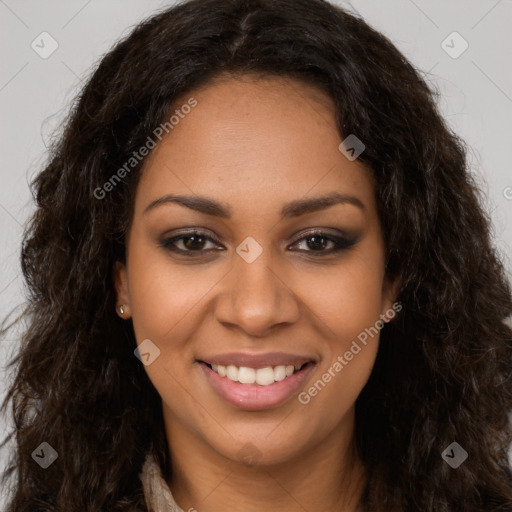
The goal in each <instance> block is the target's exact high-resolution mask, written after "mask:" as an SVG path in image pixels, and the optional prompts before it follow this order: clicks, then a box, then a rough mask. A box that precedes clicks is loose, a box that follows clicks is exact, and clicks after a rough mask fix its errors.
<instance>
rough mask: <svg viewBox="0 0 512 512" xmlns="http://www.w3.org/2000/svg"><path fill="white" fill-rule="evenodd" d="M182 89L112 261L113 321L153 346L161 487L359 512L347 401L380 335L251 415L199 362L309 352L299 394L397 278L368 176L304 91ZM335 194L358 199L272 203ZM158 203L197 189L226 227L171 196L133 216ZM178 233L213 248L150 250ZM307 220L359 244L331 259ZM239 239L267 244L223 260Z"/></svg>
mask: <svg viewBox="0 0 512 512" xmlns="http://www.w3.org/2000/svg"><path fill="white" fill-rule="evenodd" d="M189 97H194V98H195V99H196V100H197V102H198V104H197V106H196V107H195V108H194V109H192V111H191V112H190V113H189V114H188V115H187V116H186V117H185V118H184V119H181V120H180V122H179V124H177V125H176V126H175V128H174V129H173V130H172V131H171V132H170V133H169V135H168V136H166V137H165V138H163V139H162V141H161V142H160V143H159V144H158V145H157V147H156V148H155V149H154V150H153V151H152V152H151V154H150V155H149V157H148V158H147V160H146V163H145V167H144V170H143V174H142V177H141V180H140V182H139V184H138V188H137V191H136V197H135V205H134V213H133V220H132V223H131V226H130V229H129V233H128V238H127V259H126V266H125V265H123V264H121V263H117V264H116V268H115V284H116V290H117V305H118V306H120V305H122V304H124V305H125V312H124V315H122V316H123V318H125V319H128V318H132V320H133V327H134V331H135V336H136V339H137V342H138V343H139V344H140V343H141V342H142V341H143V340H145V339H147V338H149V339H150V340H151V341H152V342H153V343H154V344H155V345H156V346H158V348H159V350H160V356H159V357H158V358H156V359H155V360H154V362H153V363H151V364H150V365H148V366H145V369H146V371H147V373H148V375H149V378H150V379H151V381H152V382H153V384H154V386H155V388H156V389H157V390H158V392H159V394H160V396H161V398H162V406H163V413H164V420H165V430H166V434H167V438H168V442H169V449H170V456H171V461H172V474H173V476H172V478H171V481H169V487H170V489H171V491H172V493H173V495H174V497H175V499H176V501H177V503H178V504H179V505H180V506H181V507H182V508H183V509H184V510H189V509H190V508H192V507H193V508H194V509H196V510H198V511H200V512H219V511H223V512H226V511H235V510H236V511H239V510H245V511H249V512H251V511H254V512H255V511H261V510H277V509H279V510H283V511H289V512H295V511H297V512H298V511H301V512H303V511H304V510H307V511H313V510H340V511H341V510H343V511H345V512H355V511H357V510H359V509H358V507H357V503H358V501H359V498H360V495H361V492H362V490H363V486H364V483H365V473H364V470H363V467H362V464H361V461H360V460H359V457H358V455H357V452H356V450H355V448H354V446H355V445H354V425H355V422H354V418H355V416H354V404H355V401H356V398H357V396H358V395H359V393H360V392H361V390H362V389H363V387H364V385H365V384H366V382H367V380H368V378H369V375H370V373H371V370H372V367H373V365H374V362H375V358H376V354H377V349H378V336H376V337H375V338H373V339H370V341H369V342H368V344H367V345H366V346H365V347H363V349H362V350H361V351H360V352H359V353H358V354H357V355H355V356H354V358H353V359H352V360H351V361H350V362H348V364H347V365H346V366H345V367H344V368H343V370H342V371H341V372H338V373H337V374H336V377H334V378H332V380H331V382H329V383H328V384H327V385H326V386H325V387H324V388H323V389H322V390H321V392H319V393H318V394H317V395H316V396H315V397H314V398H312V399H311V401H310V402H309V403H308V404H306V405H304V404H302V403H300V402H299V401H298V399H297V396H296V395H295V396H293V397H292V398H291V399H289V400H288V401H287V402H285V403H284V404H282V405H280V406H278V407H274V408H271V409H267V410H263V411H244V410H241V409H239V408H236V407H234V406H232V405H230V404H228V403H227V402H225V401H224V400H223V399H222V398H221V397H220V396H219V395H217V393H216V392H215V390H214V389H213V388H212V387H211V385H210V384H209V382H208V381H207V379H206V378H205V376H204V374H203V371H202V369H201V367H200V366H199V364H198V363H197V361H196V360H197V359H204V358H206V357H207V356H208V355H209V356H212V355H215V354H221V353H225V352H238V351H243V352H247V353H263V352H271V351H282V352H287V353H291V354H300V355H308V356H311V357H312V358H314V359H315V360H316V361H317V364H316V366H315V368H314V370H313V372H312V373H311V374H310V375H309V377H308V379H307V381H306V382H305V383H304V384H303V385H302V387H301V389H300V390H299V391H304V390H306V391H307V389H308V388H309V387H310V386H311V385H312V384H313V383H314V382H316V381H317V380H318V379H319V378H320V377H321V375H322V374H323V373H324V372H326V371H327V370H328V369H329V368H331V367H332V365H333V363H334V361H335V360H336V359H337V357H338V356H343V354H344V353H345V352H346V351H347V350H348V349H349V348H350V345H351V343H352V341H353V340H355V339H356V337H357V335H358V334H359V333H361V332H362V331H364V329H365V328H367V327H369V326H373V325H374V324H375V322H376V321H377V320H379V315H382V314H385V313H386V311H389V310H390V308H391V306H392V304H393V302H394V300H395V297H396V291H397V283H396V282H391V281H390V280H388V279H387V278H386V276H385V268H384V241H383V239H382V233H381V228H380V223H379V218H378V214H377V209H376V202H375V197H374V194H375V191H374V187H373V182H372V178H371V173H370V172H369V170H368V169H366V168H365V167H364V166H363V165H362V164H361V163H360V162H358V161H357V160H355V161H352V162H351V161H349V160H348V159H347V158H345V156H344V155H343V154H342V153H341V152H340V151H339V149H338V146H339V144H340V143H341V140H342V139H341V137H340V135H339V133H338V130H337V127H336V123H335V118H334V104H333V102H332V100H331V99H330V98H329V97H328V96H326V95H325V94H324V93H323V92H321V91H319V90H317V89H316V88H314V87H312V86H310V85H308V84H304V83H301V82H299V81H295V80H292V79H283V78H279V79H278V78H269V77H267V78H264V79H263V78H259V79H256V77H249V76H246V77H243V78H240V77H238V78H236V77H229V76H227V77H226V76H224V77H223V78H222V79H220V80H215V81H210V82H209V83H208V84H207V85H206V86H204V87H202V88H200V89H196V90H195V91H193V92H192V93H191V94H189V95H188V96H186V97H185V98H181V99H180V101H178V102H177V103H176V105H177V107H176V106H175V108H179V106H180V105H182V104H184V103H185V102H186V101H187V99H188V98H189ZM332 192H339V193H342V194H347V195H350V196H354V197H356V198H358V199H359V200H360V201H361V203H362V205H363V207H362V208H361V207H359V206H356V205H354V204H351V203H343V204H336V205H333V206H330V207H328V208H326V209H322V210H318V211H315V212H310V213H306V214H304V215H301V216H299V217H295V218H281V217H280V212H281V208H282V207H283V206H284V204H285V203H288V202H290V201H293V200H297V199H304V198H312V197H318V196H323V195H325V194H329V193H332ZM167 194H184V195H199V196H207V197H209V198H211V199H213V200H215V201H217V202H220V203H222V204H225V205H226V206H229V208H230V209H231V211H232V217H231V218H229V219H227V218H220V217H215V216H212V215H208V214H204V213H199V212H196V211H194V210H192V209H189V208H187V207H184V206H181V205H178V204H175V203H166V204H163V205H160V206H157V207H154V208H152V209H150V210H148V211H147V212H146V213H144V210H145V209H146V208H147V207H148V205H150V203H152V202H153V201H154V200H156V199H158V198H160V197H162V196H165V195H167ZM192 227H193V228H198V229H200V231H202V232H205V233H206V235H210V234H212V235H214V236H216V237H217V238H218V240H219V241H220V244H218V243H217V242H215V241H209V240H206V241H203V242H201V241H199V242H197V241H195V242H194V241H191V240H190V239H181V240H178V241H176V242H175V243H174V247H177V248H180V249H182V250H185V251H186V250H187V249H188V250H189V252H194V254H195V255H196V256H193V257H187V256H185V255H183V256H182V255H179V254H176V253H173V252H172V251H171V250H169V248H165V247H163V246H162V245H161V241H162V240H164V239H166V238H170V237H171V236H176V235H177V234H178V233H177V231H178V230H182V229H184V228H192ZM311 228H322V231H323V232H325V233H326V234H327V235H334V236H343V234H344V233H346V234H347V235H350V237H352V238H356V239H357V240H356V241H355V243H354V245H352V246H351V247H349V248H346V249H342V250H340V251H338V252H336V253H331V254H327V253H328V252H329V250H330V249H331V247H333V246H334V244H333V243H332V242H330V241H329V240H325V239H324V242H323V243H325V244H326V245H325V246H321V243H322V242H320V248H318V245H315V243H317V244H318V242H317V241H315V240H313V241H312V240H311V237H309V238H308V237H307V236H306V235H307V232H308V230H311ZM340 231H341V233H340ZM180 234H181V233H180ZM248 236H251V237H253V238H254V239H255V240H256V241H257V242H258V243H259V244H260V246H261V247H262V249H263V252H262V254H261V255H260V256H259V257H258V258H256V260H255V261H253V262H252V263H247V262H246V261H245V260H244V259H242V258H241V257H240V256H239V255H238V254H237V252H236V248H237V247H238V246H239V245H240V244H241V242H242V241H243V240H244V239H245V238H246V237H248ZM304 237H306V238H304ZM317 240H318V239H317ZM191 242H192V243H191ZM201 244H202V245H201ZM215 247H220V248H221V249H222V250H220V251H210V249H214V248H215ZM190 248H191V249H190ZM293 249H295V250H293ZM200 251H203V252H202V253H201V252H200ZM322 251H323V252H322ZM322 254H327V255H324V256H322ZM118 314H120V313H119V312H118ZM241 449H242V451H244V450H245V451H249V452H251V451H252V453H253V457H252V460H251V461H243V460H241V455H240V454H239V451H240V450H241Z"/></svg>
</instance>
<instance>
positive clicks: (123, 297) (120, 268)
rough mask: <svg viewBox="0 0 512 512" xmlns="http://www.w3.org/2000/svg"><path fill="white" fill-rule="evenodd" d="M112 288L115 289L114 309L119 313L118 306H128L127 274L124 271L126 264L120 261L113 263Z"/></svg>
mask: <svg viewBox="0 0 512 512" xmlns="http://www.w3.org/2000/svg"><path fill="white" fill-rule="evenodd" d="M113 278H114V288H115V290H116V311H117V312H118V314H119V308H120V307H121V306H124V307H125V308H128V309H129V308H130V293H129V289H128V276H127V272H126V265H125V264H124V263H121V262H120V261H116V262H115V264H114V272H113Z"/></svg>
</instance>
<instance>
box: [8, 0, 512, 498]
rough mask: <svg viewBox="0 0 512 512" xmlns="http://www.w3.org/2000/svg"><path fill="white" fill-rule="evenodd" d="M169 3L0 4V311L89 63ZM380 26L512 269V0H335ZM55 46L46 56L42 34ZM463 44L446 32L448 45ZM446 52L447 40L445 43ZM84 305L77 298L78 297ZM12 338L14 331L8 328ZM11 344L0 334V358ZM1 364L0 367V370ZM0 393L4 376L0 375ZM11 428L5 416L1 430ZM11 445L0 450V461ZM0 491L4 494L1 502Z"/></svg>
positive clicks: (73, 0)
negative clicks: (450, 137)
mask: <svg viewBox="0 0 512 512" xmlns="http://www.w3.org/2000/svg"><path fill="white" fill-rule="evenodd" d="M173 3H174V2H170V1H168V2H165V1H162V0H89V1H85V0H68V1H66V2H64V1H60V2H59V1H56V0H24V1H20V0H17V1H15V0H3V1H2V0H0V41H1V46H0V47H1V49H2V50H1V52H2V53H1V67H0V112H1V123H0V129H1V136H0V155H1V162H2V165H1V167H0V173H1V174H0V176H1V188H0V233H1V237H2V238H1V243H0V265H1V266H0V316H1V317H4V316H5V315H6V314H7V313H8V312H9V311H10V310H11V309H12V308H13V307H14V306H16V305H18V304H20V303H21V302H22V301H23V282H22V278H21V272H20V265H19V249H20V240H21V235H22V230H23V227H24V225H25V223H26V221H27V218H28V216H29V215H30V213H31V212H32V211H33V205H32V200H31V196H30V193H29V189H28V186H27V183H28V182H29V181H30V180H31V178H32V177H33V176H34V174H35V173H37V172H38V171H39V170H40V169H41V167H42V165H43V164H44V162H45V161H46V155H45V149H46V148H45V144H46V143H47V142H48V140H49V136H50V134H51V132H52V129H53V128H55V127H57V126H59V123H60V122H62V120H63V119H64V118H65V116H66V110H67V107H68V106H69V103H70V101H71V100H72V99H73V97H74V96H75V95H76V94H77V92H78V91H79V89H80V87H81V86H82V81H83V80H85V79H86V78H87V77H88V75H89V72H90V71H91V69H92V66H93V65H94V63H95V62H96V61H97V60H98V59H99V58H100V57H101V56H102V55H103V54H104V53H105V52H106V51H107V50H108V49H109V48H110V47H111V46H112V44H113V43H114V41H116V40H117V39H118V38H119V37H120V36H121V35H125V34H127V33H128V32H129V31H130V29H131V28H132V27H133V26H134V25H135V24H136V23H137V22H139V21H140V20H142V19H143V18H146V17H148V16H150V15H151V14H152V13H153V12H155V11H156V10H159V9H162V8H164V7H166V6H169V5H171V4H173ZM337 3H339V4H340V5H343V6H345V7H347V8H348V9H349V10H352V11H357V12H359V13H360V14H361V15H363V17H364V18H365V19H366V20H367V21H368V22H369V23H370V24H371V25H372V26H374V27H375V28H377V29H378V30H380V31H381V32H383V33H384V34H386V35H387V36H388V37H389V38H390V39H391V40H392V41H393V42H394V43H395V44H396V45H397V46H398V48H399V49H400V50H401V51H402V52H403V53H404V54H405V55H406V57H408V58H409V59H410V60H411V61H412V62H413V63H414V64H415V65H416V66H417V67H418V68H419V69H421V70H422V71H424V72H425V74H426V77H427V80H428V81H429V82H430V83H432V84H433V85H435V86H436V87H437V88H438V90H439V91H440V92H441V94H442V98H441V99H440V103H439V104H440V108H441V111H442V113H443V115H444V116H445V118H446V119H447V120H448V122H449V123H450V125H451V126H452V127H453V129H454V130H455V131H456V132H457V133H458V134H460V135H461V136H462V137H463V138H464V139H465V140H466V141H467V143H468V144H469V146H470V147H471V148H472V149H471V152H470V155H469V158H470V162H471V167H472V169H473V171H474V173H475V174H476V175H477V176H478V179H479V183H481V186H482V189H483V191H484V193H485V195H486V207H487V209H488V211H489V212H490V213H491V215H492V219H493V222H494V228H495V239H496V244H497V246H498V247H499V250H500V251H501V253H502V255H503V257H504V258H505V259H506V265H507V269H508V271H509V275H510V272H511V271H512V262H511V259H510V256H509V255H510V254H511V246H512V225H511V224H512V223H511V220H512V172H511V164H510V160H511V153H512V152H511V143H512V115H511V114H512V74H511V72H510V69H511V62H512V44H511V43H512V35H511V31H510V20H511V19H512V2H511V1H510V0H450V1H447V0H430V1H427V0H386V1H383V0H353V1H352V2H350V3H349V2H344V1H338V2H337ZM44 31H46V32H48V33H50V34H51V36H52V37H53V38H54V39H55V40H56V41H57V42H58V45H59V46H58V48H57V50H56V51H55V52H54V53H53V54H52V55H51V56H50V57H48V58H47V59H42V58H41V57H40V56H39V55H38V54H37V53H36V52H35V51H34V50H33V49H32V48H31V43H32V41H34V40H36V41H38V40H40V39H39V35H40V34H41V32H44ZM454 31H456V32H458V33H459V34H460V35H461V36H462V38H463V39H464V40H465V41H467V44H468V45H469V46H468V48H467V50H466V51H465V52H464V53H462V54H461V55H460V56H459V57H458V58H452V57H451V56H450V55H448V54H447V53H446V51H445V50H444V49H443V47H442V42H443V41H444V40H446V38H447V37H448V36H449V35H450V34H452V33H453V32H454ZM461 44H464V43H463V42H462V41H461V40H460V38H458V36H450V37H449V38H448V39H447V41H446V43H444V45H445V46H446V45H448V46H452V47H453V48H452V49H451V50H449V51H451V52H452V53H453V52H457V51H458V50H460V49H461V48H462V46H461ZM448 49H449V48H448ZM76 306H77V307H80V305H79V304H77V305H76ZM10 338H15V336H14V335H11V336H10ZM15 348H16V341H15V340H14V339H8V340H1V342H0V360H1V361H2V366H3V364H4V363H5V362H6V361H7V359H8V358H10V356H11V355H12V353H13V350H14V349H15ZM0 371H1V370H0ZM0 379H1V380H0V397H1V398H3V396H4V393H5V390H6V386H7V374H6V373H0ZM5 432H6V425H5V423H4V422H3V421H1V420H0V435H1V436H2V438H3V435H4V434H5ZM5 456H6V450H4V452H3V453H0V469H1V468H3V467H4V464H5ZM1 504H2V497H1V495H0V505H1Z"/></svg>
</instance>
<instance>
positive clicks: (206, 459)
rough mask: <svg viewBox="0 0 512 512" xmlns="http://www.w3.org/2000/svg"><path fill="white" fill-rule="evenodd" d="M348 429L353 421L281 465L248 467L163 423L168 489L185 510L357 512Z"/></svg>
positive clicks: (358, 485)
mask: <svg viewBox="0 0 512 512" xmlns="http://www.w3.org/2000/svg"><path fill="white" fill-rule="evenodd" d="M353 425H354V422H353V416H352V418H351V421H350V422H346V426H345V432H343V433H342V432H340V429H339V428H338V429H335V430H333V431H332V432H331V434H330V435H329V436H328V437H327V438H325V439H324V440H323V441H322V442H321V443H320V444H319V445H316V446H313V447H310V448H308V449H307V450H304V451H302V452H301V453H300V454H298V455H297V456H295V457H292V458H290V459H287V460H286V461H284V462H283V461H281V462H275V463H267V464H265V465H262V464H254V465H248V464H244V463H242V462H240V461H238V460H232V459H230V458H227V457H225V456H223V455H221V454H219V452H218V451H215V450H213V449H212V447H211V446H209V445H206V444H204V442H203V441H202V440H201V439H199V438H198V437H196V436H194V433H192V432H190V430H188V429H184V428H182V426H181V425H180V424H178V423H175V422H172V421H171V422H167V424H166V430H167V437H168V439H169V440H170V442H169V447H170V456H171V461H172V462H171V467H172V471H171V475H172V476H171V481H170V482H169V488H170V489H171V492H172V494H173V496H174V499H175V500H176V502H177V503H178V504H179V506H180V507H181V508H182V509H183V510H185V511H189V510H190V511H194V510H197V511H198V512H221V511H222V512H226V511H239V510H244V512H260V511H261V510H281V511H285V512H304V510H332V511H336V512H338V511H339V512H360V511H361V509H360V508H359V501H360V498H361V494H362V492H363V489H364V484H365V479H366V475H365V471H364V467H363V464H362V462H361V461H360V459H359V457H358V455H357V450H356V449H355V445H354V442H353V440H354V437H353V431H354V430H353ZM347 428H348V432H347ZM347 433H350V434H352V435H350V436H347V435H346V434H347ZM343 434H345V435H343ZM171 440H174V442H172V441H171ZM347 440H348V441H347Z"/></svg>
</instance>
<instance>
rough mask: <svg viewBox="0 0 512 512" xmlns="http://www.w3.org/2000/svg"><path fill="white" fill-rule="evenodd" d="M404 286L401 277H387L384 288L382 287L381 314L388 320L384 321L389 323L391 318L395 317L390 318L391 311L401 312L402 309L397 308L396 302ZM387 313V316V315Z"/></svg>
mask: <svg viewBox="0 0 512 512" xmlns="http://www.w3.org/2000/svg"><path fill="white" fill-rule="evenodd" d="M401 286H402V280H401V279H400V276H387V277H386V278H385V279H384V283H383V287H382V311H381V314H382V315H384V316H385V317H386V318H387V319H383V320H384V321H385V322H389V321H390V320H391V318H393V317H394V316H395V314H394V313H393V315H392V316H391V318H389V316H390V315H389V312H390V311H400V310H401V309H402V307H401V306H398V307H397V304H396V300H397V298H398V294H399V293H400V288H401ZM386 313H387V314H386Z"/></svg>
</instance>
